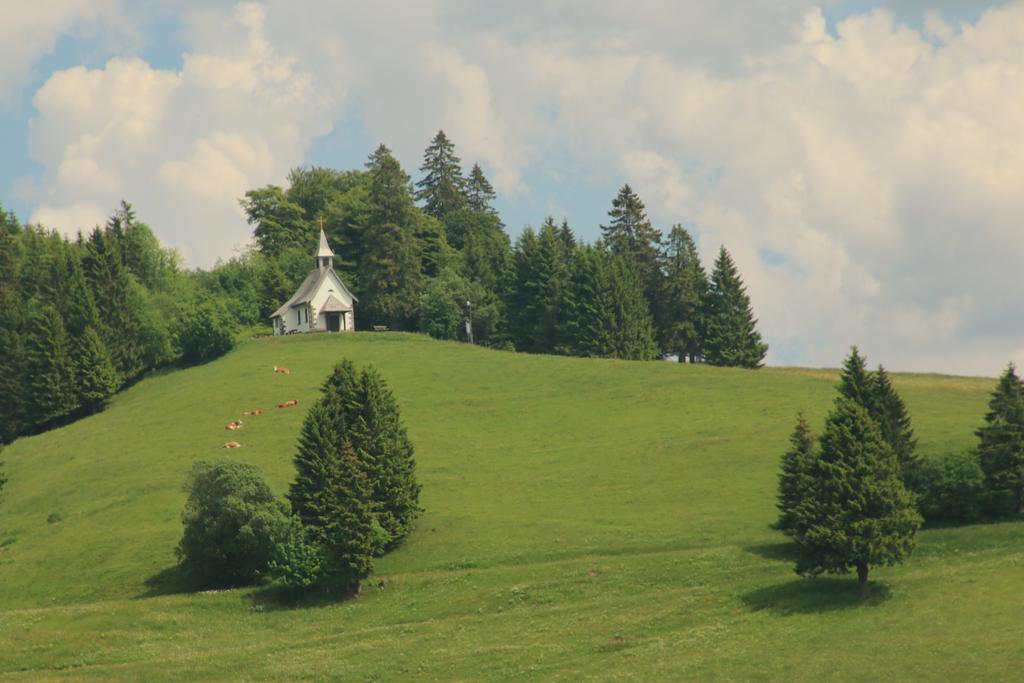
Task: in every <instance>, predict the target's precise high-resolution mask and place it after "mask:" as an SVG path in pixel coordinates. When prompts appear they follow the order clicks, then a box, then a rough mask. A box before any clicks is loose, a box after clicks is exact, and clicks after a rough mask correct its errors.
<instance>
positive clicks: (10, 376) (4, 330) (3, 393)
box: [0, 309, 27, 443]
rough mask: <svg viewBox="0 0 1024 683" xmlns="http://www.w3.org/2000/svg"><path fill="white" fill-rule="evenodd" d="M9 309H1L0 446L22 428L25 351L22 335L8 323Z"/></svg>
mask: <svg viewBox="0 0 1024 683" xmlns="http://www.w3.org/2000/svg"><path fill="white" fill-rule="evenodd" d="M11 318H13V316H12V312H11V310H10V309H0V358H2V359H3V362H2V363H0V443H8V442H11V441H13V440H14V438H15V437H16V436H18V435H19V434H21V433H22V432H23V431H24V430H25V428H26V427H27V425H26V424H25V420H26V415H25V389H24V386H23V384H22V383H23V380H24V375H23V373H22V368H23V366H24V349H23V344H22V339H21V335H20V334H19V333H18V331H17V329H16V328H15V327H14V326H13V325H12V324H10V323H9V322H8V321H9V320H11Z"/></svg>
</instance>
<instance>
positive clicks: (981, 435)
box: [975, 363, 1024, 514]
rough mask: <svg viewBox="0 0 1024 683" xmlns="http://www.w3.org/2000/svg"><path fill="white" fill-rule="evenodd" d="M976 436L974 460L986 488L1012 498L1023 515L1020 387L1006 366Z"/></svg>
mask: <svg viewBox="0 0 1024 683" xmlns="http://www.w3.org/2000/svg"><path fill="white" fill-rule="evenodd" d="M975 434H976V435H977V436H978V439H979V440H980V443H979V444H978V459H979V461H980V464H981V469H982V471H983V472H984V473H985V479H986V481H987V483H988V487H989V489H991V490H993V491H1006V492H1008V493H1009V494H1010V496H1012V498H1013V501H1014V504H1015V508H1016V510H1017V513H1018V514H1024V387H1022V385H1021V381H1020V379H1019V378H1018V377H1017V371H1016V368H1015V367H1014V366H1013V363H1010V364H1009V365H1008V366H1007V367H1006V370H1005V371H1004V372H1003V374H1002V375H1000V377H999V381H998V382H997V383H996V388H995V390H994V391H993V392H992V397H991V398H990V399H989V404H988V413H986V414H985V424H984V425H982V427H981V428H980V429H978V430H977V431H976V432H975Z"/></svg>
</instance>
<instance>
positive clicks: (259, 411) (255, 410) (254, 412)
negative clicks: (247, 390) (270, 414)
mask: <svg viewBox="0 0 1024 683" xmlns="http://www.w3.org/2000/svg"><path fill="white" fill-rule="evenodd" d="M242 414H243V415H245V416H246V417H250V416H251V415H262V414H263V409H262V408H253V409H252V410H247V411H245V412H244V413H242Z"/></svg>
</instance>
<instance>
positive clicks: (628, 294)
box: [608, 256, 658, 360]
mask: <svg viewBox="0 0 1024 683" xmlns="http://www.w3.org/2000/svg"><path fill="white" fill-rule="evenodd" d="M632 265H633V264H632V262H631V261H630V260H628V259H627V258H624V257H615V256H612V257H611V261H610V263H609V267H608V303H609V305H610V308H611V317H612V321H611V325H610V327H609V328H608V346H609V351H610V353H609V355H610V356H612V357H613V358H622V359H624V360H653V359H654V358H657V356H658V346H657V344H656V343H655V341H654V325H653V323H652V320H651V314H650V311H649V310H648V307H647V299H646V298H645V297H644V295H643V286H642V283H641V281H640V277H639V274H638V273H637V272H636V270H635V269H634V268H633V267H632Z"/></svg>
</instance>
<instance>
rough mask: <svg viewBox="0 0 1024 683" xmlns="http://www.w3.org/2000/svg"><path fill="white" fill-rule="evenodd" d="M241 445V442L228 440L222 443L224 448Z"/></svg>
mask: <svg viewBox="0 0 1024 683" xmlns="http://www.w3.org/2000/svg"><path fill="white" fill-rule="evenodd" d="M241 447H242V444H240V443H238V442H237V441H228V442H227V443H226V444H224V448H241Z"/></svg>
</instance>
